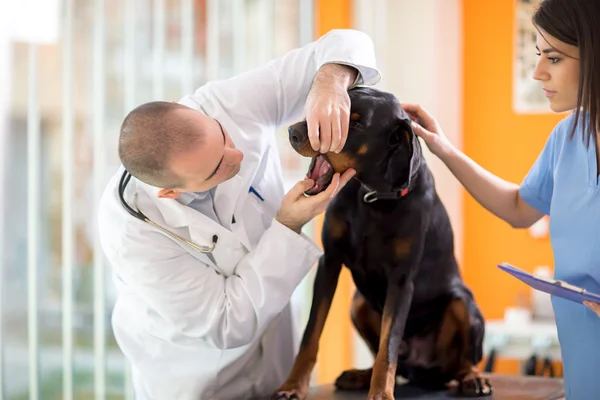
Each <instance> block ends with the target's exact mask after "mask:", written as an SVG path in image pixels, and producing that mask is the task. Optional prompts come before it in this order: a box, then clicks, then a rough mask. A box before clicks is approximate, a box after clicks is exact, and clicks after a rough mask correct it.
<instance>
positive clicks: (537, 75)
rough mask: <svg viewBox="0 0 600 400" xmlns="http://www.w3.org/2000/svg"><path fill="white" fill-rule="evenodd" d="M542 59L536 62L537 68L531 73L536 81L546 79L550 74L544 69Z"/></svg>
mask: <svg viewBox="0 0 600 400" xmlns="http://www.w3.org/2000/svg"><path fill="white" fill-rule="evenodd" d="M540 61H541V59H540ZM540 61H538V63H537V64H536V66H535V69H534V70H533V73H532V74H531V77H532V78H533V79H535V80H536V81H546V80H548V78H549V74H548V73H547V72H546V71H545V70H544V69H543V67H542V66H541V62H540Z"/></svg>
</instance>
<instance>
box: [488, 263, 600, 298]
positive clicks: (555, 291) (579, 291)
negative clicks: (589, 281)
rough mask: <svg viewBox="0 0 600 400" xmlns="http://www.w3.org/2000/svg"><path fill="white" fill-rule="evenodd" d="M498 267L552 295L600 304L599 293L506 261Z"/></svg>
mask: <svg viewBox="0 0 600 400" xmlns="http://www.w3.org/2000/svg"><path fill="white" fill-rule="evenodd" d="M498 268H500V269H501V270H503V271H506V272H508V273H509V274H511V275H513V276H514V277H516V278H517V279H519V280H520V281H522V282H524V283H526V284H527V285H529V286H531V287H532V288H534V289H537V290H540V291H542V292H546V293H548V294H550V295H552V296H557V297H562V298H563V299H567V300H571V301H574V302H576V303H583V302H584V301H585V300H588V301H591V302H594V303H599V304H600V294H596V293H591V292H588V291H587V290H585V289H583V288H580V287H577V286H574V285H571V284H569V283H567V282H563V281H557V280H554V279H548V278H544V277H541V276H535V275H531V274H530V273H528V272H525V271H523V270H522V269H519V268H517V267H515V266H514V265H510V264H508V263H502V264H498Z"/></svg>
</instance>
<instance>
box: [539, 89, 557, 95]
mask: <svg viewBox="0 0 600 400" xmlns="http://www.w3.org/2000/svg"><path fill="white" fill-rule="evenodd" d="M542 90H543V91H544V95H545V96H546V97H551V96H554V95H555V94H556V92H555V91H553V90H548V89H542Z"/></svg>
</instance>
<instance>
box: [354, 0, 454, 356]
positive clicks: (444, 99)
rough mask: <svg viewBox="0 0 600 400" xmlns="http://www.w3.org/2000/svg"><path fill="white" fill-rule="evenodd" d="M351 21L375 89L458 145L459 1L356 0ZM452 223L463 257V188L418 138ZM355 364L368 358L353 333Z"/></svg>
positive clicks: (365, 349) (358, 339)
mask: <svg viewBox="0 0 600 400" xmlns="http://www.w3.org/2000/svg"><path fill="white" fill-rule="evenodd" d="M354 26H355V28H357V29H360V30H363V31H365V32H366V33H368V34H369V35H371V38H372V39H373V41H374V43H375V48H376V52H377V60H378V65H379V67H380V69H381V71H382V74H383V79H382V81H381V83H380V84H379V85H378V87H379V88H380V89H383V90H387V91H390V92H393V93H394V94H396V96H398V98H399V100H400V102H411V103H413V102H414V103H420V104H421V105H422V106H423V107H425V108H426V109H427V110H428V111H430V112H431V113H432V114H433V115H434V116H436V117H437V119H438V121H439V122H440V124H441V126H442V127H443V129H444V132H445V134H446V136H448V137H449V139H450V140H451V141H452V142H453V143H455V144H456V145H457V146H459V147H462V15H461V1H460V0H418V1H415V0H355V2H354ZM423 150H424V153H425V158H426V160H427V163H428V165H429V167H430V168H431V170H432V173H433V175H434V177H435V180H436V187H437V190H438V193H439V195H440V197H441V199H442V202H443V203H444V205H445V206H446V208H447V210H448V214H449V215H450V220H451V222H452V226H453V228H454V234H455V246H456V255H457V257H459V259H460V258H461V257H462V243H463V211H462V201H463V199H462V188H461V186H460V185H459V183H458V181H457V180H456V179H455V178H454V177H453V176H452V174H451V173H450V172H449V171H448V169H447V168H446V167H445V166H444V165H443V163H442V162H441V161H439V159H437V158H436V157H435V156H433V155H432V154H431V153H430V152H429V150H428V149H427V147H426V146H425V145H424V143H423ZM356 343H357V344H356V352H355V354H356V357H355V358H356V365H357V367H359V368H366V367H370V366H371V363H372V358H371V356H370V354H369V351H368V349H367V348H366V346H364V345H363V343H362V340H361V339H360V338H358V336H356Z"/></svg>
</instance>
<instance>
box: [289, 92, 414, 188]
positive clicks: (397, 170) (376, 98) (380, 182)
mask: <svg viewBox="0 0 600 400" xmlns="http://www.w3.org/2000/svg"><path fill="white" fill-rule="evenodd" d="M348 94H349V96H350V102H351V109H350V125H349V128H348V138H347V140H346V144H345V145H344V148H343V149H342V151H341V152H340V153H339V154H336V153H332V152H329V153H326V154H320V153H318V152H316V151H314V150H313V149H312V148H311V146H310V142H309V139H308V130H307V125H306V121H301V122H298V123H296V124H294V125H291V126H290V127H289V129H288V132H289V140H290V143H291V145H292V147H293V148H294V150H296V152H298V153H299V154H301V155H303V156H305V157H312V158H313V160H312V162H311V165H310V167H309V171H308V173H307V176H308V177H309V178H311V179H313V180H314V181H315V182H316V183H315V186H313V187H312V188H311V189H310V190H308V191H307V192H306V193H307V194H309V195H314V194H317V193H319V192H321V191H323V190H325V189H326V188H327V186H329V184H330V183H331V179H332V177H333V174H334V172H339V173H343V172H344V171H346V170H347V169H348V168H354V169H355V170H356V175H355V178H356V179H358V180H359V181H360V182H362V183H363V184H364V185H365V186H367V187H368V188H370V189H372V190H376V191H379V192H389V191H393V190H398V189H400V188H401V187H402V186H405V185H407V184H408V183H409V182H410V179H411V178H412V176H414V174H416V172H417V170H418V169H419V165H420V161H421V147H420V144H419V141H418V139H417V137H416V136H415V134H414V133H413V131H412V128H411V125H410V117H409V116H408V114H406V112H405V111H404V110H403V109H402V108H401V107H400V102H399V101H398V99H397V98H396V96H394V95H393V94H391V93H388V92H384V91H381V90H377V89H373V88H365V87H357V88H354V89H351V90H349V91H348Z"/></svg>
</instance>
